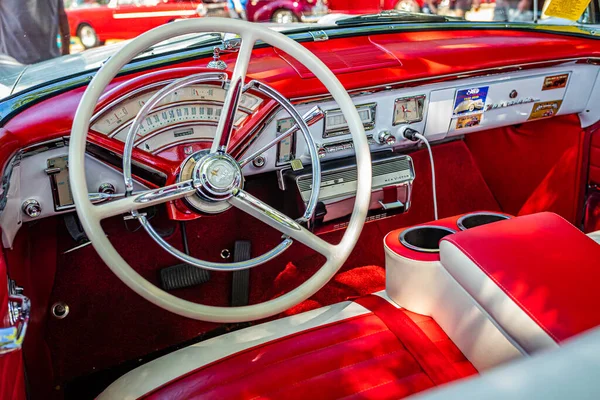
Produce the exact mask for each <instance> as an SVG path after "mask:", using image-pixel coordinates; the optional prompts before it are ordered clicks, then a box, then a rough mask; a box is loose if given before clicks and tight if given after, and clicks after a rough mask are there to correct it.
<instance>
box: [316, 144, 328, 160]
mask: <svg viewBox="0 0 600 400" xmlns="http://www.w3.org/2000/svg"><path fill="white" fill-rule="evenodd" d="M317 154H318V155H319V158H323V157H325V156H326V155H327V150H326V149H325V147H322V146H321V147H319V149H318V150H317Z"/></svg>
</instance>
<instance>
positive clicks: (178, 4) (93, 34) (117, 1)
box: [66, 0, 206, 48]
mask: <svg viewBox="0 0 600 400" xmlns="http://www.w3.org/2000/svg"><path fill="white" fill-rule="evenodd" d="M66 12H67V17H68V19H69V26H70V28H71V36H77V37H78V38H79V40H80V41H81V44H83V46H84V47H85V48H90V47H95V46H98V45H101V44H103V43H104V42H105V41H106V40H107V39H132V38H134V37H136V36H138V35H139V34H141V33H143V32H146V31H147V30H150V29H152V28H155V27H157V26H159V25H162V24H165V23H167V22H171V21H174V20H176V19H180V18H194V17H199V16H204V15H205V13H206V10H205V8H204V5H203V3H202V0H99V1H91V2H90V1H84V2H83V3H82V4H79V5H78V6H77V7H72V8H69V9H67V10H66Z"/></svg>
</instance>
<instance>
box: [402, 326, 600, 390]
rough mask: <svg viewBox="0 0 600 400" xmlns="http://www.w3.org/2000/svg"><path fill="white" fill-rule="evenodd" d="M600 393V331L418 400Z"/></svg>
mask: <svg viewBox="0 0 600 400" xmlns="http://www.w3.org/2000/svg"><path fill="white" fill-rule="evenodd" d="M598 393H600V328H595V329H593V330H591V331H588V332H586V333H584V334H582V335H580V336H576V337H575V338H573V339H571V340H569V341H568V342H566V343H565V345H564V346H563V347H561V348H559V349H556V350H553V351H549V352H545V353H541V354H537V355H535V356H533V357H528V358H523V359H521V360H518V361H515V362H512V363H510V364H508V365H506V366H502V367H499V368H497V369H495V370H493V371H490V372H489V373H486V374H482V375H480V376H477V377H473V378H471V379H467V380H463V381H460V382H457V383H454V384H449V385H446V386H444V387H441V388H439V389H433V390H430V391H427V392H423V393H422V394H417V395H415V396H413V397H411V399H419V400H455V399H457V400H458V399H461V400H464V399H486V400H504V399H511V400H531V399H577V400H584V399H585V400H587V399H589V400H592V399H594V400H595V399H597V398H598Z"/></svg>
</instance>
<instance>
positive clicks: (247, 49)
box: [210, 36, 256, 154]
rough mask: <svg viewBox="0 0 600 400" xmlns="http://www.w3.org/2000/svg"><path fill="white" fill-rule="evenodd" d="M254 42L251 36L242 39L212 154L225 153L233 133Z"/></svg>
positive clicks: (211, 149)
mask: <svg viewBox="0 0 600 400" xmlns="http://www.w3.org/2000/svg"><path fill="white" fill-rule="evenodd" d="M255 41H256V39H254V38H253V37H251V36H246V37H245V38H242V45H241V47H240V51H239V53H238V56H237V60H236V62H235V68H234V69H233V75H232V76H231V82H230V83H229V89H228V90H227V95H226V96H225V102H224V103H223V109H222V111H221V117H220V118H219V124H218V125H217V131H216V132H215V138H214V140H213V143H212V146H211V148H210V152H211V153H213V154H214V153H217V152H221V153H226V152H227V147H228V146H229V140H230V138H231V134H232V132H233V125H234V123H235V114H236V113H237V109H238V105H239V102H240V98H241V96H242V93H243V90H242V89H243V86H244V81H245V79H246V72H247V70H248V64H249V63H250V57H251V56H252V49H253V48H254V43H255Z"/></svg>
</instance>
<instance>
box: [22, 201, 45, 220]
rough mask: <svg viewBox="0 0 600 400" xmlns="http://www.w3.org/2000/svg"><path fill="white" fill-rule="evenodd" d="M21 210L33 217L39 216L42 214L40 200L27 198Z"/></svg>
mask: <svg viewBox="0 0 600 400" xmlns="http://www.w3.org/2000/svg"><path fill="white" fill-rule="evenodd" d="M21 210H23V212H24V213H25V215H27V216H28V217H31V218H37V217H39V216H40V215H41V214H42V206H41V205H40V202H39V201H37V200H34V199H29V200H25V201H24V202H23V205H22V206H21Z"/></svg>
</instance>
